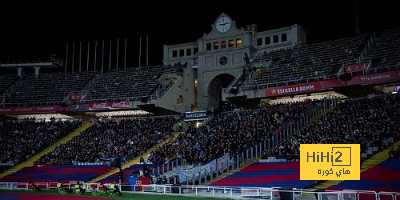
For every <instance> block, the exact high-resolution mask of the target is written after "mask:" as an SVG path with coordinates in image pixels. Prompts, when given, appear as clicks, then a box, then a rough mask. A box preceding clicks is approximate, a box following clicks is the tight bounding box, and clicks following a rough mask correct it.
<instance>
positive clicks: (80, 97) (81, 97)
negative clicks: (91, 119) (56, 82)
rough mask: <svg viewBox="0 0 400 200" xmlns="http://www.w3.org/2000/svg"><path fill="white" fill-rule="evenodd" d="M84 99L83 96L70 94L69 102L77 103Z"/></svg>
mask: <svg viewBox="0 0 400 200" xmlns="http://www.w3.org/2000/svg"><path fill="white" fill-rule="evenodd" d="M83 98H85V95H84V94H71V95H69V100H71V101H79V100H82V99H83Z"/></svg>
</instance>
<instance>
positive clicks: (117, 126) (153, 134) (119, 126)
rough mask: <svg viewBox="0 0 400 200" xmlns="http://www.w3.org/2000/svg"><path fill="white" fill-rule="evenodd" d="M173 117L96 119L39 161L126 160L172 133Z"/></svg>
mask: <svg viewBox="0 0 400 200" xmlns="http://www.w3.org/2000/svg"><path fill="white" fill-rule="evenodd" d="M176 121H177V119H176V117H175V116H169V117H146V118H135V119H122V120H120V121H118V120H117V121H116V120H114V119H111V120H108V119H107V120H102V121H98V122H97V123H96V124H94V125H93V126H92V127H90V128H89V129H87V130H86V131H85V132H83V133H81V134H80V135H79V136H77V137H75V138H73V139H72V140H70V141H69V142H68V143H66V144H63V145H61V146H60V147H58V148H56V149H55V150H53V151H52V152H50V153H49V154H47V155H45V156H43V157H42V158H40V160H39V163H40V164H74V163H75V162H82V163H83V162H90V163H94V162H97V163H99V162H101V161H110V160H112V159H115V158H119V159H121V162H124V161H128V160H130V159H132V158H134V157H136V156H139V155H141V154H143V153H144V152H145V151H146V150H147V149H149V148H151V147H152V146H154V145H156V144H157V143H159V142H161V141H162V140H164V139H166V138H168V137H170V136H172V135H173V130H172V127H173V124H174V123H175V122H176Z"/></svg>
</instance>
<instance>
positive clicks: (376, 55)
mask: <svg viewBox="0 0 400 200" xmlns="http://www.w3.org/2000/svg"><path fill="white" fill-rule="evenodd" d="M399 55H400V28H395V29H389V30H384V31H383V33H382V36H381V37H377V38H376V39H375V42H374V45H373V46H372V47H371V52H370V54H369V56H367V57H366V59H367V60H371V61H372V68H371V70H370V71H373V72H374V71H376V72H381V71H387V70H389V69H394V68H396V69H399V68H400V66H396V65H397V64H399V62H400V56H399Z"/></svg>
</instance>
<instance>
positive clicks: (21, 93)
mask: <svg viewBox="0 0 400 200" xmlns="http://www.w3.org/2000/svg"><path fill="white" fill-rule="evenodd" d="M94 75H95V73H94V72H85V73H68V74H66V75H65V74H62V73H42V74H39V76H38V77H35V76H34V75H27V76H25V77H23V78H22V79H21V81H17V82H16V84H15V85H14V88H13V89H12V90H11V91H10V94H9V96H8V97H6V103H13V104H21V103H22V104H23V105H24V104H25V105H31V104H32V105H33V104H35V103H37V104H39V103H52V104H60V103H61V102H62V101H63V100H64V98H65V97H66V96H68V95H69V93H70V92H73V91H79V90H81V89H82V88H83V87H84V86H85V84H86V83H87V82H88V81H89V80H90V79H92V78H93V76H94Z"/></svg>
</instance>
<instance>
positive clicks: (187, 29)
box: [0, 0, 400, 66]
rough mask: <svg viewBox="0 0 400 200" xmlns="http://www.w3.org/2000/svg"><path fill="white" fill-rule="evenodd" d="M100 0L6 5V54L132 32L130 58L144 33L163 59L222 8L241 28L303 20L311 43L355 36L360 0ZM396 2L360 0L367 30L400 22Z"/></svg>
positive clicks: (1, 40) (204, 29) (2, 47)
mask: <svg viewBox="0 0 400 200" xmlns="http://www.w3.org/2000/svg"><path fill="white" fill-rule="evenodd" d="M98 2H100V1H98ZM98 2H90V3H85V4H82V3H81V2H73V1H65V2H62V3H59V2H58V1H57V3H58V4H57V5H56V4H54V5H50V7H49V5H45V4H42V5H38V4H37V2H36V1H35V3H34V4H32V5H29V4H27V3H20V2H18V3H17V5H0V6H1V7H2V11H1V12H0V17H1V18H0V26H1V27H2V28H1V31H0V32H1V33H0V60H5V59H8V60H10V59H11V60H12V59H19V58H32V57H47V56H49V55H50V54H51V53H55V54H57V55H59V56H60V57H62V58H64V56H65V44H66V42H73V41H75V42H76V41H80V40H82V41H87V40H91V41H94V40H102V39H106V40H109V39H116V38H118V37H119V38H125V37H127V38H128V40H129V41H128V58H127V59H128V65H131V66H132V65H137V62H138V61H137V60H138V58H137V57H138V53H137V52H138V46H139V37H140V36H143V37H145V36H146V35H149V40H150V48H149V49H150V55H149V57H150V64H161V62H162V49H163V47H162V45H163V44H177V43H185V42H192V41H196V39H197V38H199V37H201V36H202V35H203V34H204V33H208V32H209V31H210V30H211V27H210V25H211V24H212V23H214V20H215V19H216V18H217V17H218V16H219V15H220V14H221V12H225V13H226V14H228V15H229V16H230V17H231V18H232V19H233V20H235V21H236V23H237V25H238V26H239V27H244V26H246V25H250V24H252V23H255V24H257V25H258V30H259V31H263V30H269V29H273V28H280V27H284V26H288V25H292V24H296V23H297V24H299V25H301V26H302V27H304V28H305V29H306V30H307V31H308V33H309V34H308V41H309V43H310V42H319V41H324V40H329V39H335V38H341V37H346V36H352V35H354V13H355V12H354V1H353V0H319V1H308V0H306V1H282V0H279V1H244V2H246V4H244V3H233V1H226V2H219V3H215V1H211V2H206V1H197V2H196V1H184V2H186V3H182V2H181V3H179V4H178V3H172V4H171V2H169V1H166V2H165V3H161V4H160V3H157V2H155V1H146V2H144V3H143V2H141V3H140V4H139V3H138V2H137V1H129V3H128V2H124V3H122V2H119V3H118V1H115V3H113V1H107V2H106V3H98ZM261 2H262V3H261ZM18 4H23V6H21V5H18ZM395 4H396V1H390V0H387V1H385V0H381V1H365V0H360V2H359V7H360V25H361V32H362V33H365V32H372V31H380V30H382V29H387V28H392V27H398V26H400V20H398V19H399V17H398V16H396V15H397V14H396V13H397V12H396V8H398V7H397V6H396V5H395ZM84 44H86V43H84ZM114 44H115V43H114Z"/></svg>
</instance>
